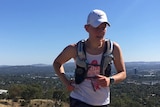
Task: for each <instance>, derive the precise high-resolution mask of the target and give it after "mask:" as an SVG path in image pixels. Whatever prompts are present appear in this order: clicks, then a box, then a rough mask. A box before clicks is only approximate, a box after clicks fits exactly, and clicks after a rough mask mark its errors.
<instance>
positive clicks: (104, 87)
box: [53, 9, 126, 107]
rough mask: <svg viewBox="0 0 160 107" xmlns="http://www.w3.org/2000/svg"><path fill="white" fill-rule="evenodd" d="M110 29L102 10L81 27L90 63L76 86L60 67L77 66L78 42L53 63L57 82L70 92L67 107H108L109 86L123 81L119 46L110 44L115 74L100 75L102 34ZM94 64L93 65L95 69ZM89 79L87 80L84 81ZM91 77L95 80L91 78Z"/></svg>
mask: <svg viewBox="0 0 160 107" xmlns="http://www.w3.org/2000/svg"><path fill="white" fill-rule="evenodd" d="M108 26H110V24H109V22H108V19H107V16H106V14H105V12H104V11H102V10H99V9H95V10H93V11H91V12H90V13H89V15H88V18H87V24H86V25H85V26H84V27H85V30H86V31H87V32H88V34H89V37H88V39H86V40H85V41H84V45H85V47H84V49H85V52H86V53H85V55H86V60H87V62H88V64H89V66H88V68H87V71H86V72H87V74H86V78H85V79H84V80H83V81H82V82H81V83H79V84H75V83H72V84H71V81H70V80H68V79H67V78H66V77H65V71H64V68H63V64H64V63H66V62H67V61H69V60H70V59H72V58H73V59H74V60H75V63H77V57H78V54H77V47H78V46H77V43H76V44H72V45H68V46H67V47H66V48H65V49H64V50H63V51H62V52H61V53H60V54H59V55H58V57H57V58H56V59H55V60H54V63H53V66H54V69H55V72H56V73H57V75H58V76H59V78H60V80H61V81H62V83H64V85H65V86H66V87H67V89H68V90H69V91H71V93H70V107H109V104H110V89H109V86H110V84H111V83H113V84H116V83H119V82H121V81H123V80H124V79H125V78H126V69H125V64H124V60H123V56H122V52H121V49H120V46H119V45H118V44H117V43H116V42H113V51H112V54H113V57H114V58H113V63H114V65H115V68H116V71H117V73H116V74H115V75H112V76H110V77H108V76H105V75H101V73H100V69H101V66H99V65H101V60H102V59H103V58H102V55H103V52H104V50H105V48H106V41H105V34H106V31H107V27H108ZM95 65H96V66H95ZM87 77H89V78H87ZM91 77H94V78H91Z"/></svg>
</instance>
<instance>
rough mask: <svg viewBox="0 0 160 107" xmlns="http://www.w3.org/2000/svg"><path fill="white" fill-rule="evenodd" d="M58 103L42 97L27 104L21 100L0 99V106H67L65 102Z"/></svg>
mask: <svg viewBox="0 0 160 107" xmlns="http://www.w3.org/2000/svg"><path fill="white" fill-rule="evenodd" d="M58 103H59V102H57V103H56V101H53V100H44V99H34V100H31V101H30V103H28V104H26V103H25V102H24V101H23V100H19V101H18V102H13V101H12V100H0V107H69V105H68V104H66V103H61V104H62V105H61V106H59V104H58ZM53 105H55V106H53Z"/></svg>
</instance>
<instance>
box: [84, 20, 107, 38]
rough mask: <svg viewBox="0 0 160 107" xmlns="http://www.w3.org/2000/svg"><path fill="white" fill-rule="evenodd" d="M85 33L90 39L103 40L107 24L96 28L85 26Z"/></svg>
mask: <svg viewBox="0 0 160 107" xmlns="http://www.w3.org/2000/svg"><path fill="white" fill-rule="evenodd" d="M86 26H87V27H86V31H87V32H88V33H89V35H90V37H91V38H97V39H103V38H104V36H105V33H106V29H107V24H106V23H101V24H100V25H99V26H98V27H96V28H95V27H92V26H91V25H86Z"/></svg>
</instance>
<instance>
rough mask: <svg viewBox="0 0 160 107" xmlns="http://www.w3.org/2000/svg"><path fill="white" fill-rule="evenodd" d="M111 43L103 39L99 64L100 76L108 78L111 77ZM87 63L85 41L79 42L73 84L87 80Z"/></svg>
mask: <svg viewBox="0 0 160 107" xmlns="http://www.w3.org/2000/svg"><path fill="white" fill-rule="evenodd" d="M112 51H113V42H112V41H110V40H109V39H105V49H104V52H103V54H102V58H101V63H100V74H101V75H105V76H107V77H109V76H110V75H111V64H112V62H113V54H112ZM87 72H88V61H87V58H86V50H85V40H80V41H79V42H78V43H77V57H76V69H75V82H76V84H80V83H81V82H83V80H84V79H85V78H87Z"/></svg>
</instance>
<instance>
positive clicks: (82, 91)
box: [70, 53, 110, 106]
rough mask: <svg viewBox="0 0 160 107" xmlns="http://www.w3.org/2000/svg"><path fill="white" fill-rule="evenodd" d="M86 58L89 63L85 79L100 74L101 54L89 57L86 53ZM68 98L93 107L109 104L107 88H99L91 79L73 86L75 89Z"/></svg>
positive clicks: (108, 90)
mask: <svg viewBox="0 0 160 107" xmlns="http://www.w3.org/2000/svg"><path fill="white" fill-rule="evenodd" d="M86 57H87V61H88V63H89V70H88V73H87V77H94V76H95V75H98V74H100V62H101V58H102V54H98V55H91V54H89V53H86ZM70 96H71V97H72V98H75V99H78V100H80V101H83V102H85V103H87V104H90V105H94V106H100V105H106V104H109V103H110V89H109V87H101V86H99V85H98V84H96V81H95V79H93V78H92V79H85V80H84V81H83V82H82V83H81V84H75V89H74V90H73V91H72V92H71V94H70Z"/></svg>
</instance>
